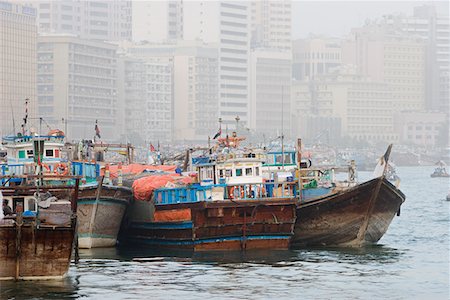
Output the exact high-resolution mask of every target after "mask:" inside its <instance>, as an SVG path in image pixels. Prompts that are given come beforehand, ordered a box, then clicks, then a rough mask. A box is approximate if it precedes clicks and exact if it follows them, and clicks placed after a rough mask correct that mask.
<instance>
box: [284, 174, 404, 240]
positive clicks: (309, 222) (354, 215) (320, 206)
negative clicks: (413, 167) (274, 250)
mask: <svg viewBox="0 0 450 300" xmlns="http://www.w3.org/2000/svg"><path fill="white" fill-rule="evenodd" d="M404 201H405V196H404V194H403V193H402V192H401V191H400V190H398V189H397V188H396V187H395V186H394V185H392V184H391V183H390V182H389V181H387V180H386V179H384V178H376V179H373V180H370V181H368V182H365V183H362V184H359V185H357V186H355V187H353V188H350V189H348V190H346V191H343V192H339V193H336V194H331V195H327V196H324V197H321V198H319V199H316V200H313V201H310V202H306V203H301V204H299V205H298V207H297V221H296V225H295V234H294V237H293V239H292V242H291V244H292V246H293V247H307V246H356V247H361V246H364V245H368V244H374V243H376V242H378V241H379V240H380V239H381V237H382V236H383V235H384V234H385V233H386V231H387V229H388V227H389V225H390V223H391V221H392V219H393V218H394V216H395V215H396V214H397V213H398V212H400V206H401V204H402V203H403V202H404Z"/></svg>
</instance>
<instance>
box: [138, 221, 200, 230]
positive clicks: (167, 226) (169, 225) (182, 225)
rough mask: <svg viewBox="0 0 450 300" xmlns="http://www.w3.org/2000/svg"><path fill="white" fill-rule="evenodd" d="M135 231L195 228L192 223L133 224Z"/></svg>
mask: <svg viewBox="0 0 450 300" xmlns="http://www.w3.org/2000/svg"><path fill="white" fill-rule="evenodd" d="M130 227H131V228H133V229H191V228H193V227H194V225H193V223H192V221H184V222H176V223H175V222H155V223H147V222H145V223H136V222H134V223H132V224H131V226H130Z"/></svg>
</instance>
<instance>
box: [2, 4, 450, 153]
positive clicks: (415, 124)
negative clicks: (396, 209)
mask: <svg viewBox="0 0 450 300" xmlns="http://www.w3.org/2000/svg"><path fill="white" fill-rule="evenodd" d="M0 3H2V5H0V9H2V11H3V13H2V18H3V20H4V21H3V22H8V19H7V18H11V15H13V14H14V13H15V12H17V11H19V10H22V11H23V12H25V13H27V7H28V5H30V4H31V5H32V6H33V7H34V8H32V9H33V15H32V16H31V18H33V17H34V18H35V21H36V29H34V30H37V35H36V32H35V33H34V34H35V35H36V37H35V39H36V41H35V42H32V43H34V48H33V47H31V48H30V49H31V50H32V51H36V53H35V54H28V56H30V57H33V56H34V58H32V59H34V60H36V75H35V76H36V77H35V78H36V79H35V80H36V85H35V87H34V92H35V93H36V97H35V99H34V101H33V99H31V101H30V103H29V105H30V120H31V119H34V120H38V119H39V118H40V117H43V116H45V118H46V122H47V123H49V124H50V125H51V126H61V124H64V127H65V129H67V132H66V133H67V135H68V136H69V138H72V139H83V137H84V136H86V135H88V136H87V137H86V138H88V137H89V133H88V132H90V131H91V129H92V128H93V125H92V124H93V122H97V121H98V122H99V126H100V128H102V131H103V138H104V139H105V140H115V141H118V140H120V139H124V138H125V139H128V138H130V136H131V137H133V139H135V142H140V143H142V141H148V140H161V141H166V142H181V141H185V142H186V141H191V142H200V141H205V140H207V137H208V135H213V134H214V133H215V132H216V131H217V128H218V127H224V129H225V128H234V127H236V128H237V126H238V124H237V123H236V120H237V118H239V122H238V123H239V127H240V128H241V131H242V133H243V134H246V135H248V136H249V138H251V137H252V138H253V139H261V138H262V137H277V136H278V137H279V136H280V135H284V136H286V137H287V138H295V137H296V136H298V135H300V134H301V135H302V136H303V137H305V138H307V139H313V138H314V137H315V136H317V135H323V132H328V133H327V135H328V136H331V134H330V133H331V132H332V131H333V132H335V134H334V135H333V137H334V138H336V139H340V138H347V139H353V140H355V141H359V140H363V141H365V142H370V143H380V142H396V143H405V142H413V143H415V144H419V145H427V144H433V145H438V144H445V143H447V140H448V137H445V134H443V132H445V130H448V115H449V113H448V109H449V104H448V78H449V75H448V74H449V59H448V55H449V52H450V50H449V48H450V47H449V45H448V43H449V41H448V36H447V35H448V33H449V21H448V13H447V14H445V12H444V11H442V10H441V8H442V7H446V6H447V7H448V4H447V3H443V2H438V3H434V2H433V4H430V3H425V2H422V1H410V2H407V1H400V2H392V3H391V2H383V5H375V4H377V3H375V2H371V1H364V2H361V3H355V2H341V1H328V2H327V1H321V2H317V3H316V2H309V1H289V0H283V1H269V0H261V1H242V2H229V1H179V0H171V1H164V2H161V1H116V0H115V1H77V0H65V1H61V2H54V1H39V2H29V1H9V2H5V1H2V2H0ZM13 3H14V5H15V6H14V7H17V8H14V9H12V7H13V6H12V5H13ZM19 3H22V4H23V5H22V6H21V5H20V4H19ZM424 3H425V4H424ZM324 5H325V6H326V7H327V9H326V10H324V9H322V7H323V6H324ZM349 5H350V6H352V8H353V10H352V13H351V14H349V13H348V11H346V9H347V7H348V6H349ZM375 6H376V9H374V7H375ZM20 7H22V8H20ZM317 10H319V11H320V13H314V11H317ZM330 12H332V16H331V15H330ZM312 16H314V19H311V17H312ZM344 19H345V20H344ZM324 20H326V21H324ZM302 23H303V24H304V25H301V24H302ZM333 23H336V24H339V26H331V25H333ZM139 25H141V26H139ZM314 25H317V26H314ZM4 28H5V29H7V28H11V26H5V27H4ZM330 28H332V30H331V29H330ZM11 30H15V29H11ZM311 30H314V32H311ZM13 32H14V31H10V32H9V31H8V32H7V35H5V36H11V34H12V33H13ZM32 32H33V30H31V33H32ZM32 34H33V33H32ZM5 41H7V40H5ZM30 41H31V40H30ZM30 41H23V43H24V45H25V44H26V45H29V44H30ZM11 45H13V44H11ZM8 47H9V44H8ZM2 49H3V50H4V53H6V54H7V55H10V57H12V58H13V59H18V60H21V59H22V58H21V57H16V56H15V54H14V53H13V52H11V51H10V50H9V48H7V46H4V47H3V48H2ZM11 49H12V48H11ZM33 49H36V50H33ZM105 55H106V56H105ZM3 57H4V58H3V60H2V61H1V62H0V63H2V64H3V65H4V67H3V70H5V71H4V72H3V75H4V74H7V72H10V71H9V70H10V69H7V68H11V66H10V65H8V64H7V62H6V60H5V57H7V56H3ZM105 57H106V60H105ZM31 61H32V60H31ZM3 75H2V76H3ZM5 76H6V75H5ZM343 78H345V79H343ZM23 84H24V85H27V86H28V88H30V86H31V85H33V84H32V83H31V84H30V83H28V84H25V83H23ZM30 94H33V93H30ZM0 96H1V97H2V99H7V98H8V96H7V95H6V94H5V93H3V95H2V94H1V93H0ZM31 98H33V97H31ZM2 101H3V102H4V103H6V102H5V101H11V100H2ZM23 101H24V99H16V102H14V103H15V106H14V107H12V105H10V106H11V108H10V109H9V108H8V106H7V105H3V107H2V110H3V111H2V113H3V114H4V115H5V116H7V115H9V114H11V109H13V112H14V115H15V117H14V118H15V119H17V120H20V119H21V118H22V117H21V115H20V113H21V112H22V111H24V109H21V105H22V104H21V102H23ZM31 104H32V105H31ZM387 104H388V106H387ZM34 106H35V107H36V108H37V109H36V110H33V107H34ZM344 107H345V109H344ZM366 107H371V110H365V108H366ZM386 108H388V109H386ZM8 111H9V112H8ZM359 113H362V114H363V115H366V117H362V116H361V115H359ZM372 113H373V116H372V115H371V114H372ZM433 113H434V114H436V115H435V116H434V117H431V116H432V115H433ZM438 113H440V114H438ZM442 113H446V117H445V116H444V117H442ZM408 114H411V116H412V115H413V114H414V116H415V117H410V116H408ZM219 118H220V120H221V122H218V120H219ZM62 120H64V121H62ZM431 120H433V122H431ZM35 122H36V121H35ZM9 123H10V122H9ZM9 123H8V124H6V123H4V124H2V126H3V125H4V126H3V127H5V128H2V132H10V131H11V130H12V128H10V127H11V124H9ZM91 123H92V124H91ZM142 125H144V126H143V127H142V128H139V127H140V126H142ZM336 126H337V128H336ZM16 127H17V126H16ZM91 127H92V128H91ZM364 128H365V129H364ZM379 130H382V132H379ZM15 131H17V129H16V130H15ZM420 131H422V132H420Z"/></svg>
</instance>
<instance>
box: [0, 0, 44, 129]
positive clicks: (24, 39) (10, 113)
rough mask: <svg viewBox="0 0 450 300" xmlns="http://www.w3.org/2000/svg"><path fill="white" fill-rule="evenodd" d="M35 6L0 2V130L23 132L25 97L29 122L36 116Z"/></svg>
mask: <svg viewBox="0 0 450 300" xmlns="http://www.w3.org/2000/svg"><path fill="white" fill-rule="evenodd" d="M36 36H37V33H36V10H35V9H34V8H32V7H29V6H25V5H20V4H16V3H13V2H3V1H2V2H0V120H1V121H0V134H1V135H6V134H15V133H17V132H22V129H21V124H22V119H23V118H24V117H25V99H29V101H28V117H29V120H28V122H30V123H31V125H32V124H33V122H35V121H36V120H34V118H35V117H36V102H37V101H36Z"/></svg>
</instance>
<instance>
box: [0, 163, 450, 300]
mask: <svg viewBox="0 0 450 300" xmlns="http://www.w3.org/2000/svg"><path fill="white" fill-rule="evenodd" d="M432 171H433V167H420V168H399V170H398V174H399V176H400V177H401V178H402V182H401V186H400V188H401V190H402V191H403V192H404V193H405V194H406V197H407V199H406V202H405V203H404V205H403V206H402V211H401V216H400V217H396V218H395V219H394V220H393V222H392V224H391V227H390V228H389V230H388V232H387V234H386V235H385V236H384V237H383V238H382V239H381V241H380V242H379V244H378V245H377V246H373V247H369V248H363V249H330V248H325V249H305V250H294V251H279V252H273V251H272V252H265V251H263V252H250V253H245V254H241V253H231V254H230V253H214V254H189V253H173V252H159V253H158V252H152V251H149V250H144V249H139V250H136V249H135V250H133V251H131V250H129V249H128V250H116V249H107V250H95V251H81V260H80V263H79V264H78V265H72V266H71V269H70V272H69V276H68V277H67V278H66V279H64V280H61V281H41V282H18V283H15V282H1V283H0V298H1V299H29V298H35V299H64V298H86V299H175V298H178V299H199V298H203V299H274V298H277V299H300V298H301V299H449V298H450V291H449V286H450V285H449V281H450V278H449V224H450V222H449V219H450V218H449V215H450V212H449V204H450V202H448V201H446V200H445V197H446V195H447V193H448V192H449V189H450V186H449V180H448V179H445V178H434V179H431V178H430V176H429V175H430V174H431V172H432ZM359 176H360V180H361V179H365V178H368V177H369V176H370V173H363V172H360V174H359Z"/></svg>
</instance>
